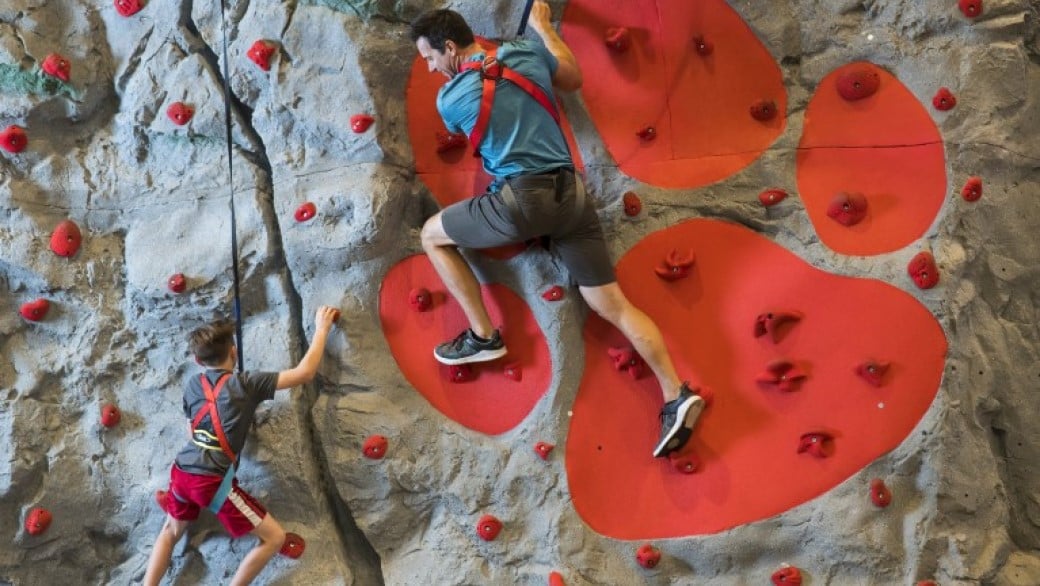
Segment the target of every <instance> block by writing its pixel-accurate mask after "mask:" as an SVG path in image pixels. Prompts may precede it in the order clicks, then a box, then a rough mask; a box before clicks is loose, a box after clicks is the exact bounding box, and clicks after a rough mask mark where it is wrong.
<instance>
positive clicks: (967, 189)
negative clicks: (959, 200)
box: [961, 177, 982, 201]
mask: <svg viewBox="0 0 1040 586" xmlns="http://www.w3.org/2000/svg"><path fill="white" fill-rule="evenodd" d="M961 197H963V198H964V201H978V200H979V198H980V197H982V178H981V177H969V178H968V182H967V183H965V184H964V188H963V189H961Z"/></svg>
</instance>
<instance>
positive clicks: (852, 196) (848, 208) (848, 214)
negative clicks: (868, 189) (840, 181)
mask: <svg viewBox="0 0 1040 586" xmlns="http://www.w3.org/2000/svg"><path fill="white" fill-rule="evenodd" d="M867 207H868V206H867V198H866V197H865V196H864V195H863V194H862V193H846V192H844V191H842V192H841V193H839V194H837V195H835V196H834V199H832V200H831V203H830V205H829V206H827V216H828V217H830V218H831V219H832V220H834V221H835V222H837V223H839V224H841V225H842V226H855V225H856V224H858V223H860V222H862V221H863V218H866V217H867Z"/></svg>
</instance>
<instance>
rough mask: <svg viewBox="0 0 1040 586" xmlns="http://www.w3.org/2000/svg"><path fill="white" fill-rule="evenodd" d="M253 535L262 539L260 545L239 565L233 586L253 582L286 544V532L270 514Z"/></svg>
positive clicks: (242, 585) (232, 581) (232, 582)
mask: <svg viewBox="0 0 1040 586" xmlns="http://www.w3.org/2000/svg"><path fill="white" fill-rule="evenodd" d="M251 533H252V534H253V535H256V536H257V537H258V538H259V539H260V543H258V544H256V547H254V548H253V549H252V550H250V551H249V553H248V554H246V557H245V558H244V559H243V560H242V563H241V564H239V566H238V571H236V572H235V575H234V577H233V578H231V586H244V585H245V584H249V583H250V582H252V581H253V578H256V576H257V574H259V573H260V571H261V570H263V569H264V566H266V565H267V562H269V561H271V558H272V557H274V555H275V554H276V553H278V550H279V549H281V548H282V544H283V543H285V530H284V529H282V526H281V524H279V523H278V521H276V520H275V518H274V517H272V516H271V514H270V513H268V514H267V515H265V516H264V519H263V520H262V521H260V524H259V525H257V526H256V528H255V529H253V531H252V532H251Z"/></svg>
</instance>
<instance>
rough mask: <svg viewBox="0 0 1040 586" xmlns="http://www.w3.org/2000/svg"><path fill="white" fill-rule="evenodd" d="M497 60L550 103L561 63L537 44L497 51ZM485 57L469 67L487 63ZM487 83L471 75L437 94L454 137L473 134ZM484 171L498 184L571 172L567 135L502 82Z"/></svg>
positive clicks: (484, 153) (526, 42)
mask: <svg viewBox="0 0 1040 586" xmlns="http://www.w3.org/2000/svg"><path fill="white" fill-rule="evenodd" d="M496 57H497V58H498V60H499V62H501V63H502V64H503V65H505V66H506V67H509V68H511V69H513V70H514V71H516V72H517V73H519V74H520V75H522V76H524V77H526V78H527V79H529V80H531V81H533V82H535V83H536V84H538V85H539V86H541V88H542V89H543V90H545V92H546V93H547V94H548V95H549V97H550V98H553V102H554V103H555V99H554V96H553V92H552V76H553V75H554V74H555V73H556V68H557V67H558V66H559V62H558V61H557V60H556V57H554V56H553V55H552V53H550V52H549V51H548V49H546V48H545V46H544V45H542V44H541V43H538V42H536V41H529V40H523V41H513V42H508V43H505V44H504V45H502V46H501V47H499V49H498V51H497V53H496ZM483 60H484V53H483V52H481V53H479V54H477V55H475V56H473V58H472V59H471V61H478V62H480V61H483ZM482 92H483V81H482V80H481V79H480V71H479V70H475V71H467V72H463V73H460V74H458V75H456V76H455V77H454V78H452V79H450V80H448V83H446V84H444V86H443V87H441V89H440V92H438V93H437V111H438V112H440V115H441V118H443V119H444V125H445V126H446V127H447V128H448V130H450V131H451V132H463V133H465V134H466V136H469V133H470V132H472V131H473V126H475V125H476V123H477V114H478V113H479V112H480V98H481V95H482ZM480 154H481V156H482V157H483V158H484V170H485V171H487V172H488V174H489V175H492V176H494V177H499V178H505V177H513V176H515V175H531V174H538V173H545V172H548V171H551V170H553V169H556V168H559V167H572V166H573V165H574V163H573V162H572V160H571V154H570V149H568V147H567V141H566V139H564V137H563V131H561V130H560V126H559V125H558V124H556V121H555V120H554V119H553V117H552V115H550V114H549V113H548V112H546V111H545V108H544V107H542V105H541V104H539V103H538V102H537V101H536V100H535V99H534V98H533V97H531V96H530V95H529V94H528V93H527V92H525V91H524V90H523V89H521V88H520V87H518V86H517V85H515V84H513V83H510V82H508V81H500V82H498V87H497V89H496V90H495V103H494V105H493V106H492V108H491V119H490V120H489V121H488V126H487V132H486V134H485V135H484V140H483V141H482V142H481V146H480Z"/></svg>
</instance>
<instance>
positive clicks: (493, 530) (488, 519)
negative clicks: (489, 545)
mask: <svg viewBox="0 0 1040 586" xmlns="http://www.w3.org/2000/svg"><path fill="white" fill-rule="evenodd" d="M500 531H502V521H499V520H498V519H497V518H496V517H495V516H494V515H484V516H483V517H481V518H480V520H478V521H477V535H479V536H480V538H481V539H483V540H484V541H494V540H495V538H496V537H498V533H499V532H500Z"/></svg>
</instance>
